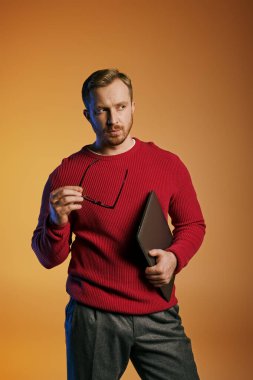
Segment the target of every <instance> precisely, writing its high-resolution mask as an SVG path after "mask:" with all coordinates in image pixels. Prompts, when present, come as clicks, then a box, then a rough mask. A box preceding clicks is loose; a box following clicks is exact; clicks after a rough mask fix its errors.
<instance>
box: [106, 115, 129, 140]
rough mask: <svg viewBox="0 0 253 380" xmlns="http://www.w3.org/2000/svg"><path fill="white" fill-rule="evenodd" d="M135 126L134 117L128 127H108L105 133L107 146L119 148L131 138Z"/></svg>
mask: <svg viewBox="0 0 253 380" xmlns="http://www.w3.org/2000/svg"><path fill="white" fill-rule="evenodd" d="M132 126H133V116H132V117H131V120H130V122H129V124H128V125H127V126H121V125H118V124H115V125H112V126H110V127H107V128H106V129H105V130H104V131H103V138H102V139H103V142H104V144H106V145H110V146H117V145H120V144H122V143H123V142H124V141H125V140H126V138H127V137H128V136H129V133H130V131H131V129H132Z"/></svg>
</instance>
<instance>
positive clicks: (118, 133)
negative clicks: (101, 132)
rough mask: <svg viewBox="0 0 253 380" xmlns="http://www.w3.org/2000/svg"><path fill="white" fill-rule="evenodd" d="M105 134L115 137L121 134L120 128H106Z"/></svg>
mask: <svg viewBox="0 0 253 380" xmlns="http://www.w3.org/2000/svg"><path fill="white" fill-rule="evenodd" d="M106 134H107V135H109V136H113V137H117V136H119V135H120V134H121V129H112V130H109V131H108V130H107V131H106Z"/></svg>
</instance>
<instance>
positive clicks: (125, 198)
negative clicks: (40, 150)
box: [32, 139, 205, 314]
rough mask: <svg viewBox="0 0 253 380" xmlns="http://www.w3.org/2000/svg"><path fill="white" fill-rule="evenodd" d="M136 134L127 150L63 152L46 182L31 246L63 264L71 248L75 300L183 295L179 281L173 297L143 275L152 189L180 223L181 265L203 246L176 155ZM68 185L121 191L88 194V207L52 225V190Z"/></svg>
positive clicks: (43, 258)
mask: <svg viewBox="0 0 253 380" xmlns="http://www.w3.org/2000/svg"><path fill="white" fill-rule="evenodd" d="M135 140H136V144H135V145H134V147H133V148H132V149H130V150H129V151H127V152H124V153H121V154H117V155H97V154H96V153H94V152H91V151H90V150H89V149H88V147H87V146H85V147H84V148H82V149H81V150H80V151H79V152H77V153H74V154H72V155H71V156H70V157H68V158H65V159H63V161H62V163H61V165H60V166H58V167H57V168H56V169H55V170H54V171H53V173H51V174H50V176H49V179H48V181H47V183H46V186H45V189H44V192H43V197H42V205H41V211H40V216H39V221H38V225H37V227H36V229H35V231H34V234H33V238H32V247H33V250H34V251H35V253H36V255H37V257H38V259H39V261H40V262H41V264H42V265H43V266H45V267H46V268H52V267H54V266H56V265H59V264H61V263H62V262H63V261H64V260H65V259H66V258H67V257H68V255H69V253H70V252H71V260H70V263H69V269H68V280H67V292H68V293H69V294H70V295H71V296H72V297H73V298H74V299H76V300H77V301H79V302H81V303H83V304H85V305H87V306H90V307H95V308H98V309H102V310H105V311H110V312H119V313H126V314H148V313H152V312H157V311H162V310H165V309H168V308H169V307H172V306H174V305H175V304H176V303H177V299H176V297H175V289H174V290H173V293H172V296H171V299H170V301H169V302H167V301H166V300H165V299H164V298H163V297H162V296H161V293H160V292H159V291H158V290H157V288H155V287H153V285H151V284H150V283H149V282H148V280H147V279H146V278H145V276H144V271H145V267H146V263H145V260H144V258H143V256H142V254H141V252H140V248H139V247H138V244H137V241H136V232H137V229H138V225H139V222H140V220H141V216H142V213H143V209H144V206H145V202H146V200H147V196H148V193H149V192H150V191H152V190H154V191H155V192H156V194H157V196H158V199H159V201H160V203H161V205H162V209H163V212H164V215H165V216H166V218H167V217H168V214H169V216H170V218H171V222H172V224H173V226H174V230H173V243H172V245H171V246H170V247H169V249H167V250H169V251H171V252H173V253H174V254H175V255H176V257H177V268H176V273H178V272H180V270H181V269H182V268H183V267H184V266H185V265H186V264H187V263H188V261H189V260H190V259H191V257H192V256H193V255H194V254H195V253H196V251H197V250H198V248H199V247H200V245H201V243H202V240H203V236H204V232H205V223H204V220H203V216H202V213H201V210H200V206H199V203H198V200H197V197H196V193H195V190H194V188H193V185H192V181H191V178H190V175H189V173H188V170H187V169H186V167H185V165H184V164H183V163H182V161H181V160H180V159H179V158H178V156H176V155H175V154H173V153H170V152H167V151H165V150H162V149H160V148H159V147H157V146H156V145H155V144H153V143H144V142H142V141H140V140H139V139H135ZM87 168H88V170H87ZM86 170H87V171H86ZM125 177H126V178H125ZM124 179H125V180H124ZM67 185H81V186H82V187H83V188H84V194H85V195H87V197H89V198H91V199H93V200H96V201H99V202H101V203H102V204H103V205H109V206H112V205H113V204H114V203H115V201H116V200H117V196H118V194H119V193H120V195H119V197H118V200H117V202H116V204H115V207H114V208H108V207H102V206H101V205H98V204H95V203H93V202H90V201H87V200H84V201H83V203H82V205H83V206H82V209H80V210H76V211H72V212H71V214H70V216H69V223H67V224H66V225H64V226H57V225H52V224H50V222H49V195H50V192H51V191H52V190H54V189H57V188H59V187H62V186H67ZM122 185H123V187H122ZM121 187H122V191H121V192H120V189H121ZM72 233H73V234H74V235H75V239H74V241H73V242H72V236H73V235H72ZM154 248H159V247H154Z"/></svg>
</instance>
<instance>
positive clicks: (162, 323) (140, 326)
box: [65, 299, 199, 380]
mask: <svg viewBox="0 0 253 380" xmlns="http://www.w3.org/2000/svg"><path fill="white" fill-rule="evenodd" d="M65 331H66V347H67V370H68V380H118V379H120V377H121V376H122V374H123V373H124V371H125V369H126V367H127V364H128V361H129V359H130V360H131V361H132V363H133V365H134V367H135V369H136V371H137V372H138V374H139V376H140V377H141V379H143V380H198V379H199V377H198V374H197V369H196V365H195V362H194V358H193V353H192V349H191V342H190V339H189V338H187V336H186V335H185V332H184V328H183V326H182V324H181V318H180V316H179V314H178V306H174V307H172V308H171V309H168V310H166V311H162V312H159V313H153V314H148V315H126V314H117V313H108V312H104V311H101V310H96V309H93V308H90V307H87V306H84V305H82V304H80V303H78V302H76V301H74V300H73V299H71V300H70V301H69V303H68V305H67V306H66V320H65Z"/></svg>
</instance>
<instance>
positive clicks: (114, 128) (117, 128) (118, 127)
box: [104, 124, 122, 133]
mask: <svg viewBox="0 0 253 380" xmlns="http://www.w3.org/2000/svg"><path fill="white" fill-rule="evenodd" d="M120 130H122V126H121V125H118V124H113V125H110V126H108V127H107V128H106V129H105V130H104V132H105V133H106V132H117V131H120Z"/></svg>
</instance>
